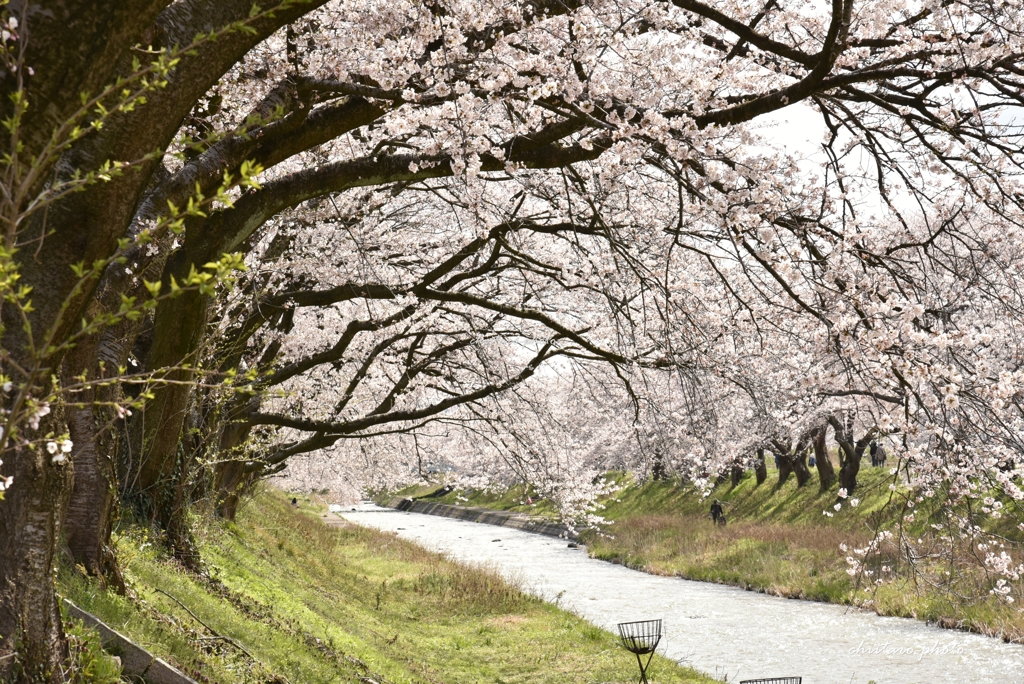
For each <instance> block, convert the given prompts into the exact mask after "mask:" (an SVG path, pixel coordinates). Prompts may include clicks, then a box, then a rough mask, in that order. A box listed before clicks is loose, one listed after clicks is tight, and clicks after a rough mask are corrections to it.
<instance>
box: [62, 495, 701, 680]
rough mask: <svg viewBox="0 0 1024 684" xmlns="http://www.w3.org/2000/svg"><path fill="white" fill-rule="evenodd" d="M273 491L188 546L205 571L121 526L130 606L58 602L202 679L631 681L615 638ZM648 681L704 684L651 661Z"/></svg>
mask: <svg viewBox="0 0 1024 684" xmlns="http://www.w3.org/2000/svg"><path fill="white" fill-rule="evenodd" d="M322 514H323V512H322V509H321V508H320V507H317V506H314V505H312V504H310V503H309V502H308V500H307V501H303V505H302V506H301V507H300V509H299V510H295V509H293V508H292V507H291V506H290V505H289V503H288V501H287V499H286V497H285V496H284V495H283V494H281V493H280V492H275V491H266V492H263V493H261V494H260V495H259V496H257V497H256V499H255V500H254V501H251V502H249V503H248V504H247V505H246V506H245V507H244V508H243V509H242V510H241V511H240V512H239V515H238V519H237V521H236V522H235V523H223V522H220V523H211V524H209V525H208V526H206V527H204V528H203V529H202V530H201V532H200V535H199V538H198V542H199V550H200V552H201V554H202V557H203V559H204V563H205V571H204V572H203V573H198V574H197V573H191V572H187V571H186V570H184V569H183V568H182V567H181V566H180V565H179V564H178V563H177V562H175V561H174V560H173V559H170V558H168V557H167V556H166V555H165V554H164V553H162V552H161V551H160V549H159V545H158V544H154V543H152V542H151V540H149V539H148V538H147V536H146V534H145V532H144V531H142V530H140V529H138V528H132V529H128V530H126V531H124V532H123V533H122V534H121V535H120V536H119V537H118V539H117V550H118V553H119V556H120V559H121V562H122V563H123V566H124V574H125V579H126V580H127V583H128V586H129V589H130V592H129V596H127V597H124V596H119V595H117V594H115V593H112V592H109V591H105V590H103V589H101V588H100V587H99V586H98V585H97V583H96V582H95V581H93V580H89V579H87V578H85V577H83V576H82V575H81V574H80V573H79V572H78V571H77V570H75V569H74V568H70V567H64V568H62V569H61V571H60V574H59V577H58V584H59V591H60V592H61V593H62V594H63V595H65V596H67V597H68V598H70V599H71V600H72V601H74V602H75V603H77V604H78V605H80V606H81V607H83V608H84V609H86V610H88V611H90V612H92V613H94V614H96V615H98V616H99V617H101V618H102V619H103V620H105V621H107V622H108V623H109V624H111V625H112V626H113V627H115V629H118V630H120V631H121V632H122V633H124V634H126V635H127V636H129V637H130V638H132V639H133V640H135V641H136V642H137V643H140V644H142V645H143V646H145V647H146V648H147V649H149V650H150V651H151V652H153V653H154V654H156V655H159V656H161V657H164V658H165V659H167V660H168V661H170V662H172V663H173V664H175V665H176V666H178V667H180V668H181V669H183V670H185V671H186V672H188V673H189V674H190V675H191V676H192V677H194V678H195V679H197V680H198V681H200V682H221V683H227V682H253V683H255V682H260V683H267V684H269V683H270V682H293V683H295V684H298V683H300V682H301V683H302V684H307V683H314V682H353V683H355V682H362V683H363V684H365V683H366V682H368V681H371V680H372V681H374V682H379V683H384V682H392V683H396V684H397V683H405V682H409V683H412V682H424V683H435V682H436V683H440V682H444V683H447V684H454V683H459V682H492V683H493V682H506V683H510V684H511V683H513V682H531V683H533V682H551V683H557V682H566V683H568V682H631V681H634V680H635V671H634V670H635V668H636V664H635V662H633V661H631V660H630V657H631V656H630V655H629V654H628V653H626V652H625V651H623V650H622V649H621V647H620V646H619V645H618V644H617V642H616V640H615V639H614V638H613V636H612V635H611V634H610V633H608V632H605V631H603V630H601V629H598V628H596V627H594V626H592V625H590V624H588V623H586V622H585V621H583V620H581V619H579V618H577V617H575V616H573V615H571V614H568V613H566V612H564V611H561V610H558V609H557V608H555V607H553V606H550V605H547V604H545V603H543V602H541V601H539V600H537V599H534V598H532V597H530V596H528V595H526V594H524V593H522V592H521V591H519V590H518V589H517V588H516V587H513V586H510V585H509V584H508V583H506V582H505V581H503V580H502V579H501V578H499V577H498V576H497V575H495V574H494V573H492V572H489V571H487V570H482V569H475V568H469V567H466V566H464V565H459V564H456V563H452V562H449V561H447V560H445V559H443V558H442V557H440V556H438V555H436V554H433V553H430V552H428V551H425V550H423V549H422V548H420V547H417V546H415V545H413V544H411V543H408V542H405V541H402V540H400V539H398V538H397V537H395V536H394V535H393V534H386V533H380V532H376V531H372V530H367V529H363V528H358V527H354V526H352V527H329V526H328V525H327V524H325V521H324V520H323V519H322V518H321V517H320V516H321V515H322ZM652 671H653V673H654V675H655V678H656V680H657V681H658V682H679V683H682V682H692V683H694V684H696V683H698V682H699V683H708V684H710V682H711V681H712V680H710V679H707V678H705V677H702V676H700V675H698V674H697V673H695V672H693V671H691V670H687V669H684V668H680V667H678V666H677V665H676V664H675V663H673V662H671V661H668V660H665V659H659V660H658V661H656V662H655V664H654V665H653V666H652Z"/></svg>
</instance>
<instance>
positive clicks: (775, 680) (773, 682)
mask: <svg viewBox="0 0 1024 684" xmlns="http://www.w3.org/2000/svg"><path fill="white" fill-rule="evenodd" d="M802 682H803V677H772V678H770V679H744V680H742V681H741V682H740V684H801V683H802Z"/></svg>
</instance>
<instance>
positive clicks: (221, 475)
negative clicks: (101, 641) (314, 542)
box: [0, 0, 1024, 680]
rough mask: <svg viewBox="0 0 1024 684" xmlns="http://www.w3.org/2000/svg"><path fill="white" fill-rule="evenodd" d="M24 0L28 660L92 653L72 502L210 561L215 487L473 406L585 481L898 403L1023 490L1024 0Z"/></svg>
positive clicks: (796, 453)
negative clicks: (69, 625) (75, 567)
mask: <svg viewBox="0 0 1024 684" xmlns="http://www.w3.org/2000/svg"><path fill="white" fill-rule="evenodd" d="M0 23H2V26H3V30H2V41H3V42H2V47H3V49H2V52H0V55H2V59H3V61H2V63H0V82H2V84H3V86H2V87H3V94H4V97H3V98H2V99H0V119H2V120H3V122H4V125H5V131H6V140H7V143H6V144H5V151H4V156H3V157H2V161H0V170H2V174H3V183H2V188H3V193H2V195H0V216H2V221H3V227H4V244H3V248H2V251H0V272H2V277H0V294H2V295H3V299H2V305H0V306H2V308H0V321H2V326H3V328H2V333H0V347H2V353H0V374H2V378H0V380H2V384H3V393H4V407H3V409H4V414H3V418H4V421H5V423H4V426H3V435H2V440H3V443H2V453H0V458H2V461H3V463H2V466H0V467H2V469H0V474H2V476H3V477H2V479H0V483H2V484H3V490H2V494H3V496H4V499H3V501H2V502H0V547H2V548H5V549H12V550H13V551H12V552H11V553H10V554H7V555H5V556H4V557H3V558H0V583H3V585H4V586H5V587H9V588H10V589H9V590H6V589H5V591H4V592H3V593H0V636H2V638H3V641H0V649H8V648H10V646H9V645H10V644H11V643H13V642H14V640H16V639H17V640H18V642H19V644H23V647H19V650H18V654H17V657H12V658H8V659H6V660H0V675H2V676H4V677H7V678H13V679H24V680H30V679H46V680H58V679H60V677H61V675H60V672H61V668H60V662H61V660H62V658H63V657H64V647H63V645H62V644H63V641H62V632H61V626H60V618H59V612H58V611H57V604H56V599H55V596H54V594H53V587H52V576H53V570H52V568H53V563H54V558H55V554H56V553H57V545H58V540H59V539H60V537H61V535H64V537H65V538H66V539H67V542H68V548H69V549H70V551H71V553H72V554H73V556H74V558H75V560H76V562H79V563H81V564H82V565H83V566H84V567H85V568H86V569H87V570H88V571H89V572H91V573H94V574H97V575H102V576H105V577H107V578H109V579H110V580H111V581H114V582H116V561H115V559H114V558H113V557H112V554H111V551H110V548H109V534H110V526H111V522H112V515H113V513H112V511H113V510H114V508H115V502H117V501H119V502H120V503H121V505H122V506H123V507H124V508H125V509H126V510H131V511H133V514H134V515H138V516H142V517H143V518H144V519H147V520H150V521H152V523H153V524H154V525H155V526H157V527H159V528H161V529H163V530H164V531H166V533H167V536H168V538H169V540H170V543H171V545H172V547H173V548H174V549H175V552H176V553H178V554H179V555H180V557H181V558H182V559H183V560H184V561H185V562H189V561H190V558H191V556H190V554H191V553H192V551H191V550H190V544H189V535H188V525H187V519H186V516H185V515H184V511H185V510H186V509H187V507H188V506H190V505H192V504H195V503H196V502H208V503H209V506H210V507H211V508H215V509H216V510H218V511H219V512H220V514H222V515H227V516H230V515H233V511H234V506H235V505H236V504H237V497H238V495H239V492H240V491H242V490H243V489H244V488H245V487H246V486H247V485H248V484H250V483H252V482H253V481H254V480H255V479H258V478H260V477H265V476H267V475H270V474H273V473H276V472H279V471H280V470H281V469H282V468H286V467H287V466H288V463H289V459H294V458H295V457H296V456H298V455H301V454H306V453H310V452H318V453H320V454H327V455H328V456H330V457H333V458H339V459H345V458H349V459H351V458H356V457H360V456H358V455H359V454H361V458H363V461H364V462H365V463H369V464H371V465H372V466H373V468H372V469H373V470H376V471H377V472H378V473H379V472H383V471H388V472H392V471H393V470H394V469H395V468H399V467H402V468H404V467H407V466H408V464H403V463H402V460H403V459H401V458H399V459H397V460H396V459H394V458H391V459H387V458H381V457H380V455H381V454H384V453H386V452H389V451H390V452H396V451H398V452H400V455H401V454H413V453H419V449H420V445H419V443H418V442H417V440H418V439H419V438H420V437H421V436H422V438H423V439H424V440H435V443H436V439H437V438H438V435H439V434H440V433H438V432H437V428H438V427H439V426H455V428H457V432H458V437H457V438H454V439H452V441H451V444H449V445H448V449H449V453H450V454H452V457H453V458H455V457H465V458H466V459H469V461H472V459H477V458H480V457H481V454H484V453H485V452H486V453H493V454H494V455H495V457H496V458H499V459H502V460H503V462H505V463H506V464H508V465H509V466H510V467H512V468H513V469H514V470H516V471H517V472H518V473H519V474H520V475H521V476H524V477H529V478H533V479H535V480H537V481H538V482H539V481H545V482H562V483H563V484H564V487H563V488H562V489H563V490H564V491H565V492H568V493H567V494H566V495H565V497H564V499H565V501H566V502H567V504H566V506H567V507H568V508H572V507H573V506H577V503H573V502H578V501H579V500H580V497H579V496H575V494H579V493H581V492H584V493H585V492H586V491H588V487H592V486H594V485H593V483H592V477H591V473H592V472H596V470H598V469H600V467H602V466H606V465H608V464H609V463H612V462H613V461H615V459H618V461H616V462H622V463H624V462H626V461H628V460H629V459H634V461H633V462H635V459H637V458H641V459H643V460H646V462H647V466H646V467H648V468H651V469H652V472H654V468H655V466H656V467H657V469H658V470H657V472H664V471H665V470H666V469H668V470H671V471H676V472H679V473H681V474H683V475H684V476H686V477H688V478H691V479H696V480H707V479H709V478H714V477H717V476H718V475H719V474H721V473H723V472H727V471H728V470H729V469H731V468H734V467H737V466H739V467H744V466H746V465H750V464H753V463H754V462H755V461H756V460H757V458H759V456H758V454H759V453H763V451H764V450H765V449H768V450H771V451H774V452H776V453H780V454H782V455H783V456H784V458H785V459H786V462H787V464H790V463H791V464H792V469H793V472H795V473H796V475H797V477H798V479H800V480H801V483H802V481H803V480H804V478H805V476H806V473H807V466H806V463H805V462H803V461H802V460H801V458H802V457H801V455H800V454H801V453H802V452H803V451H804V450H806V449H807V448H809V446H810V445H812V444H813V445H814V448H815V449H823V448H824V447H823V445H824V442H825V439H826V438H825V435H826V432H828V431H829V430H830V431H831V434H832V435H833V437H834V439H835V441H836V442H837V443H838V445H839V447H840V452H841V459H840V460H841V463H840V471H839V473H838V475H835V474H833V475H831V476H830V475H828V474H827V472H826V471H823V470H822V471H819V472H820V474H821V476H822V478H823V479H822V483H823V485H826V484H827V485H828V486H832V483H831V480H829V478H830V477H832V478H836V479H837V480H838V482H837V485H838V486H839V487H841V488H842V489H843V490H845V491H846V493H851V492H852V491H853V490H854V488H855V487H856V475H857V469H858V468H859V464H860V458H861V456H862V455H863V452H864V450H865V448H866V447H867V445H868V444H869V443H870V441H871V440H872V439H874V438H879V437H885V438H886V439H887V440H888V442H887V443H888V444H890V445H892V447H893V448H894V449H896V450H897V452H898V453H897V454H896V455H897V456H898V458H899V462H900V464H901V467H903V468H905V472H906V476H907V477H908V478H909V480H910V482H911V483H912V484H913V485H914V486H915V487H916V489H915V492H920V493H921V494H922V495H924V494H925V493H927V494H928V495H935V494H936V492H942V495H943V496H949V497H950V498H951V500H952V501H956V500H960V499H964V498H967V499H969V498H970V497H972V496H979V495H984V496H989V495H990V494H991V493H993V492H994V493H996V494H997V495H999V496H1004V497H1006V500H1007V501H1011V500H1012V501H1016V500H1019V499H1020V498H1021V497H1022V494H1021V491H1020V489H1019V486H1020V475H1021V472H1020V468H1021V458H1020V454H1021V453H1022V444H1021V439H1022V437H1021V435H1022V434H1024V429H1022V428H1024V425H1022V419H1024V415H1022V412H1021V398H1022V395H1021V389H1022V384H1024V371H1022V370H1021V359H1022V356H1024V350H1022V347H1021V332H1022V323H1024V318H1022V301H1021V296H1022V293H1021V291H1020V287H1019V281H1020V278H1019V277H1018V276H1019V274H1020V272H1021V271H1022V270H1024V254H1022V250H1021V247H1022V245H1024V239H1022V238H1024V234H1022V232H1021V217H1022V214H1021V208H1022V206H1021V205H1022V201H1024V195H1022V192H1021V185H1020V180H1021V175H1020V174H1021V164H1022V161H1024V154H1022V149H1021V145H1022V142H1024V138H1022V131H1021V127H1020V121H1021V108H1022V105H1024V95H1022V93H1024V88H1022V86H1024V71H1022V69H1024V45H1022V38H1021V36H1022V29H1024V14H1022V13H1021V12H1020V11H1019V8H1018V7H1016V5H1015V4H1014V3H1013V2H1002V1H1001V2H995V1H994V0H983V1H981V2H955V1H952V0H950V1H947V2H941V3H933V2H911V1H909V0H901V1H885V2H881V1H872V2H861V3H857V4H855V3H854V2H853V0H830V1H829V2H811V3H807V2H795V1H793V2H791V1H789V0H768V2H766V3H761V2H753V3H748V2H740V1H732V0H728V1H722V2H718V1H714V2H707V3H704V2H698V1H696V0H671V1H668V0H636V1H634V0H600V1H596V2H576V1H574V0H570V1H567V2H556V1H553V0H551V1H549V0H530V1H528V2H518V1H504V0H495V1H494V2H487V3H480V2H476V1H466V0H427V1H424V2H408V1H402V0H399V1H394V0H392V1H390V2H386V3H383V2H378V1H377V0H331V1H324V0H311V1H301V0H284V1H282V2H273V3H270V4H268V5H265V6H264V5H254V4H252V3H251V1H250V2H241V1H236V0H224V1H220V2H212V1H210V0H179V1H178V2H173V3H172V2H168V1H167V0H163V1H160V0H155V1H154V0H125V1H124V2H119V3H105V4H102V3H101V6H95V3H80V2H74V1H72V0H62V1H58V0H52V1H51V0H47V1H45V2H30V1H28V0H8V1H7V2H5V3H3V4H2V5H0ZM787 120H789V121H790V123H787ZM446 434H447V433H446ZM410 440H411V441H412V442H413V449H412V450H411V451H410V450H409V446H408V444H409V442H410ZM613 452H614V453H613ZM460 454H461V456H460ZM584 457H585V458H584ZM559 459H561V460H559ZM406 460H408V459H406ZM821 460H822V459H819V468H824V467H825V466H824V465H823V464H821V463H820V461H821ZM825 460H826V461H827V459H825ZM467 462H468V461H467ZM787 467H788V466H787ZM828 467H829V468H831V465H829V466H828ZM787 472H788V471H787ZM826 481H828V482H826ZM584 498H585V497H584ZM1000 505H1001V504H1000ZM988 509H989V510H992V506H991V505H989V506H988ZM952 529H954V530H959V531H958V532H957V533H959V532H962V531H963V529H964V528H963V525H960V526H959V528H957V525H956V522H955V521H954V522H953V523H952ZM192 560H194V559H192ZM993 563H995V564H996V565H998V563H996V561H993ZM1003 565H1005V564H1003ZM993 567H995V565H993ZM999 572H1001V573H1002V574H1003V575H1006V576H1011V575H1012V574H1013V573H1014V572H1015V570H1014V569H1013V568H1012V567H1002V566H1000V569H999Z"/></svg>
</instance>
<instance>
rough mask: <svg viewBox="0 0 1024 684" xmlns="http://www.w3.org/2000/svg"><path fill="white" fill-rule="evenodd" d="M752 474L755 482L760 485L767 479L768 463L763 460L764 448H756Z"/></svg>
mask: <svg viewBox="0 0 1024 684" xmlns="http://www.w3.org/2000/svg"><path fill="white" fill-rule="evenodd" d="M754 476H755V477H756V478H757V484H758V485H762V484H764V481H765V480H767V479H768V464H767V463H765V460H764V449H758V450H757V463H755V464H754Z"/></svg>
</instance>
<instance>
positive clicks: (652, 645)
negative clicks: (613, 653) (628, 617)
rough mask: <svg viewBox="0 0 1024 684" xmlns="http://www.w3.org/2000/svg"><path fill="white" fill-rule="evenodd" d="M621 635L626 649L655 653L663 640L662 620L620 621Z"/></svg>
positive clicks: (637, 652)
mask: <svg viewBox="0 0 1024 684" xmlns="http://www.w3.org/2000/svg"><path fill="white" fill-rule="evenodd" d="M619 637H620V638H621V639H622V645H623V646H625V647H626V650H627V651H629V652H631V653H636V654H637V655H644V654H647V653H654V649H656V648H657V647H658V642H659V641H661V620H641V621H640V622H620V623H619Z"/></svg>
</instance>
